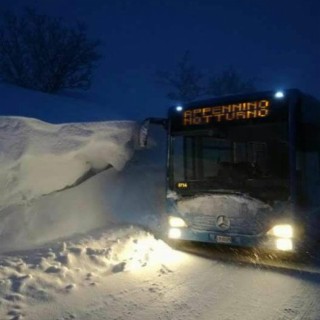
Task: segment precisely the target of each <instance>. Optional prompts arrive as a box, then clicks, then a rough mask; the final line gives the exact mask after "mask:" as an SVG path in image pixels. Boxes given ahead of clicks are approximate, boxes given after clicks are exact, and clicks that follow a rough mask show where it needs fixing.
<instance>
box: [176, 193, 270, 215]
mask: <svg viewBox="0 0 320 320" xmlns="http://www.w3.org/2000/svg"><path fill="white" fill-rule="evenodd" d="M259 209H270V207H269V206H268V205H267V204H266V203H264V202H262V201H260V200H257V199H253V198H248V197H244V196H238V195H219V194H214V195H208V196H200V197H195V198H191V199H185V200H180V201H178V210H179V212H181V213H182V214H196V215H198V214H200V213H201V214H204V215H209V216H218V215H221V214H224V215H226V216H228V217H237V216H239V215H243V214H249V215H250V216H252V215H253V216H254V215H256V214H257V213H258V211H259Z"/></svg>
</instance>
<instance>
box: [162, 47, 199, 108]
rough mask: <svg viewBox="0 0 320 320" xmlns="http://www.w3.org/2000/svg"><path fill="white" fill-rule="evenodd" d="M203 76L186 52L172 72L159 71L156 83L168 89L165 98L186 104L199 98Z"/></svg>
mask: <svg viewBox="0 0 320 320" xmlns="http://www.w3.org/2000/svg"><path fill="white" fill-rule="evenodd" d="M202 79H203V75H202V73H201V72H200V71H198V70H197V69H196V67H195V66H194V65H193V64H192V62H191V60H190V54H189V52H188V51H187V52H186V53H185V54H184V56H183V57H182V59H181V60H180V61H179V62H178V64H177V66H176V68H175V70H174V71H159V72H158V73H157V82H158V83H160V84H162V85H164V86H166V87H168V88H170V89H171V91H169V92H168V93H167V97H168V98H169V99H171V100H175V101H179V102H188V101H192V100H194V99H196V98H199V97H200V96H201V94H202V93H203V86H202Z"/></svg>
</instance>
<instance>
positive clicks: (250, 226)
mask: <svg viewBox="0 0 320 320" xmlns="http://www.w3.org/2000/svg"><path fill="white" fill-rule="evenodd" d="M217 218H218V216H208V215H194V216H189V217H188V223H189V226H190V227H191V228H192V229H195V230H199V231H217V232H227V233H237V234H247V235H248V234H249V235H254V234H258V233H261V232H262V230H263V228H262V226H261V225H260V224H259V223H258V222H257V221H256V219H255V218H253V217H252V218H250V220H249V219H243V218H238V217H230V218H229V220H230V228H229V229H228V230H226V231H222V230H221V229H220V228H219V227H217V224H216V221H217Z"/></svg>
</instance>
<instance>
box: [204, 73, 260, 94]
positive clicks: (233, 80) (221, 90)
mask: <svg viewBox="0 0 320 320" xmlns="http://www.w3.org/2000/svg"><path fill="white" fill-rule="evenodd" d="M253 91H256V88H255V85H254V80H253V79H247V80H245V79H244V78H243V77H242V76H241V75H240V74H239V73H238V72H237V71H236V70H235V69H234V68H232V67H230V68H228V69H226V70H225V71H223V72H221V73H220V74H217V75H215V76H213V77H212V78H210V79H209V81H208V86H207V89H206V94H208V95H213V96H222V95H226V94H237V93H248V92H253Z"/></svg>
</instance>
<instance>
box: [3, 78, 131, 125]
mask: <svg viewBox="0 0 320 320" xmlns="http://www.w3.org/2000/svg"><path fill="white" fill-rule="evenodd" d="M0 97H1V104H0V115H1V116H19V117H28V118H36V119H40V120H43V121H46V122H51V123H65V122H88V121H102V120H123V119H127V118H124V117H123V115H122V114H121V113H120V111H119V110H114V109H110V108H108V106H107V105H104V104H101V103H97V102H95V101H94V100H92V99H90V98H89V97H88V94H86V93H84V94H83V93H78V94H76V93H73V94H72V95H71V93H69V95H67V94H65V95H62V94H60V95H52V94H47V93H42V92H37V91H33V90H28V89H23V88H19V87H15V86H11V85H7V84H2V83H0Z"/></svg>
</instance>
